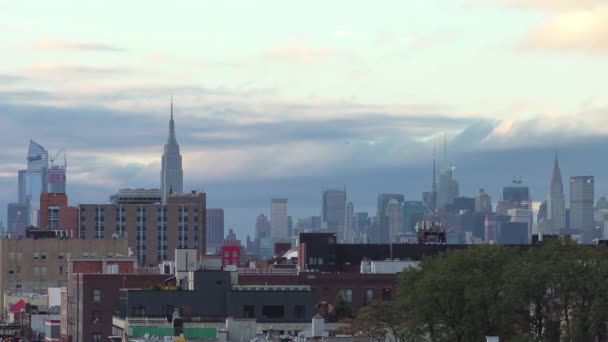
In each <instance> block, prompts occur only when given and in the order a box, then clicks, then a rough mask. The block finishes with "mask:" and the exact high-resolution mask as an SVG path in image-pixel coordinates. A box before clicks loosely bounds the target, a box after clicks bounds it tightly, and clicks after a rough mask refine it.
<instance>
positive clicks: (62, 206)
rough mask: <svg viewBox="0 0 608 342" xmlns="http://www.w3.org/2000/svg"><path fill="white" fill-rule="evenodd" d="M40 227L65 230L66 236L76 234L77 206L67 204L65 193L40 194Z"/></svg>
mask: <svg viewBox="0 0 608 342" xmlns="http://www.w3.org/2000/svg"><path fill="white" fill-rule="evenodd" d="M39 225H40V227H38V228H40V229H50V230H56V229H61V230H67V231H68V236H71V237H75V236H76V235H77V234H78V208H76V207H70V206H68V196H67V195H66V194H51V193H48V192H43V193H42V194H40V221H39Z"/></svg>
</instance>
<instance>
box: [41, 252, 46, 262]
mask: <svg viewBox="0 0 608 342" xmlns="http://www.w3.org/2000/svg"><path fill="white" fill-rule="evenodd" d="M40 259H41V260H46V252H41V253H40Z"/></svg>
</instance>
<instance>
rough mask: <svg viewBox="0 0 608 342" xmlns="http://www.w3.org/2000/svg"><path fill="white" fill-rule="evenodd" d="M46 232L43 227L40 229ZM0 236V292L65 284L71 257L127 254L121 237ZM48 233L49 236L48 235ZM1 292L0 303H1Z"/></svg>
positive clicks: (32, 290)
mask: <svg viewBox="0 0 608 342" xmlns="http://www.w3.org/2000/svg"><path fill="white" fill-rule="evenodd" d="M42 232H45V231H42ZM45 233H46V232H45ZM29 234H30V235H31V236H33V237H29V238H21V239H0V293H2V294H4V293H8V294H18V293H36V294H47V289H48V288H49V287H61V286H65V285H66V280H67V274H68V259H69V258H71V257H85V258H88V257H96V256H104V257H114V256H124V255H127V254H128V245H127V241H126V240H124V239H110V240H98V241H95V240H80V239H69V238H64V237H52V236H53V235H52V234H51V235H49V234H41V235H40V236H38V235H37V234H35V233H34V232H32V231H30V232H29ZM49 236H51V237H49ZM3 299H4V296H0V300H1V301H0V307H4V302H3V301H4V300H3Z"/></svg>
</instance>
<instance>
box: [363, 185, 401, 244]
mask: <svg viewBox="0 0 608 342" xmlns="http://www.w3.org/2000/svg"><path fill="white" fill-rule="evenodd" d="M393 199H394V200H395V201H397V203H399V205H401V203H403V201H404V196H403V195H402V194H379V195H378V209H377V212H376V220H377V221H376V222H377V227H373V228H372V232H371V234H370V235H371V236H370V242H372V243H388V242H389V241H390V238H391V235H390V228H389V222H388V221H389V220H388V215H387V208H388V205H389V203H390V202H391V200H393Z"/></svg>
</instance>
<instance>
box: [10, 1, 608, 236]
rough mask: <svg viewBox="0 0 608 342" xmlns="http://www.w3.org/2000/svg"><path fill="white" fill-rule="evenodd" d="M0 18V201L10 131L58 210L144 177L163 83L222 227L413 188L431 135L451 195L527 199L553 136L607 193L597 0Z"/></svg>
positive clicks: (164, 130) (35, 8)
mask: <svg viewBox="0 0 608 342" xmlns="http://www.w3.org/2000/svg"><path fill="white" fill-rule="evenodd" d="M0 32H1V37H2V39H0V44H1V46H2V49H0V51H1V53H0V129H1V131H0V146H1V147H2V148H1V149H0V206H1V207H2V208H6V204H7V203H9V202H12V201H15V200H16V188H17V170H19V169H23V168H24V167H25V163H26V161H25V155H26V153H27V146H28V143H29V140H30V139H33V140H35V141H37V142H38V143H40V144H42V145H43V146H45V147H46V148H47V149H48V150H49V151H50V153H51V154H54V152H56V151H58V150H59V149H60V148H62V147H63V148H65V150H66V152H67V158H68V175H67V177H68V195H69V197H70V202H71V203H73V204H78V203H100V202H105V201H107V199H108V197H109V196H110V195H111V194H112V193H115V192H116V191H117V190H118V189H119V188H145V187H159V183H160V158H161V154H162V148H163V144H164V142H165V141H166V137H167V134H168V119H169V103H170V98H171V96H173V98H174V112H175V120H176V130H177V138H178V142H179V143H180V145H181V150H182V155H183V160H184V178H185V179H184V184H185V188H186V189H189V190H202V191H205V192H207V197H208V207H223V208H225V211H226V212H225V214H226V230H227V229H228V228H234V229H235V230H236V231H237V232H238V233H241V234H245V233H252V232H253V227H254V224H255V216H257V215H258V214H259V213H265V214H268V212H269V207H270V199H271V198H272V197H288V198H289V201H290V214H291V215H293V216H294V217H296V218H297V217H304V216H309V215H318V214H319V213H320V200H321V190H322V189H323V188H329V187H343V186H346V187H347V190H348V197H349V200H351V201H353V203H354V206H355V211H371V212H373V211H374V207H375V201H376V196H377V194H378V193H383V192H396V193H404V194H405V195H406V198H408V199H410V200H419V199H420V192H421V191H425V190H428V189H429V188H430V184H431V181H432V175H431V170H432V169H431V167H432V155H433V152H432V151H433V144H434V143H436V144H437V146H438V150H439V151H438V162H439V164H440V165H441V166H442V167H444V166H446V165H447V164H450V163H451V164H454V165H455V167H456V171H455V177H456V178H457V179H458V180H459V181H460V188H461V194H462V195H468V196H472V195H474V194H475V193H476V192H477V190H478V189H479V188H485V189H486V190H487V191H489V192H490V194H492V195H493V197H494V200H496V199H497V198H498V197H499V194H500V189H501V187H502V186H504V185H507V184H509V183H510V182H511V181H512V179H513V177H517V178H519V177H522V178H523V179H524V183H525V184H528V185H529V186H530V187H531V192H532V196H533V197H534V200H535V201H541V200H543V199H544V198H545V197H546V195H547V192H548V186H549V177H550V174H551V167H552V163H553V158H554V156H555V151H556V150H557V152H558V154H559V158H560V163H561V165H562V174H563V176H564V179H567V178H568V177H569V176H571V175H583V174H591V175H595V176H596V196H599V195H601V194H603V193H605V191H606V189H607V187H608V176H607V175H605V171H604V170H606V168H607V167H608V162H607V160H606V158H605V151H606V149H605V148H604V147H605V146H607V144H608V135H607V133H608V115H607V114H608V96H607V95H608V87H606V84H608V59H607V57H608V3H607V2H606V1H605V0H409V1H402V0H397V1H391V0H385V1H382V2H370V1H356V0H348V1H339V0H333V1H312V0H311V1H305V2H289V1H279V0H277V1H271V0H267V1H213V2H212V1H204V2H203V1H185V0H184V1H179V2H161V1H128V2H125V1H111V0H110V1H95V2H93V1H86V2H85V1H67V0H57V1H52V2H51V1H44V2H41V1H28V0H24V1H18V2H16V1H15V2H13V1H0ZM444 134H445V136H446V139H447V155H446V156H444V153H443V146H442V145H443V139H444V138H443V136H444ZM565 188H566V189H567V188H568V187H567V185H566V186H565ZM1 212H2V213H1V214H0V219H3V218H5V211H4V210H2V211H1Z"/></svg>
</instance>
